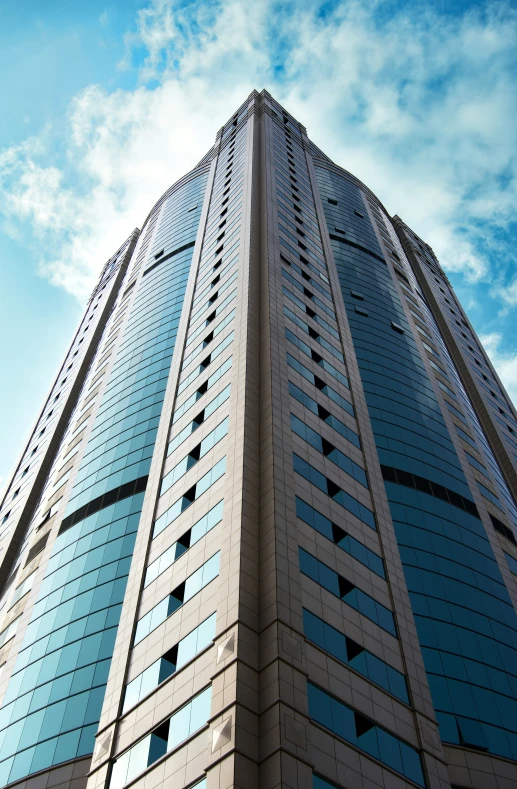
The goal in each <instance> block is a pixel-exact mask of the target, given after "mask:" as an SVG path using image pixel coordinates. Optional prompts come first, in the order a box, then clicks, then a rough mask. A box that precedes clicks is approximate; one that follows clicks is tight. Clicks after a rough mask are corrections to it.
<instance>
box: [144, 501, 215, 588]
mask: <svg viewBox="0 0 517 789" xmlns="http://www.w3.org/2000/svg"><path fill="white" fill-rule="evenodd" d="M223 504H224V502H223V501H220V502H218V504H216V505H215V507H212V509H211V510H210V511H209V512H207V513H206V515H203V517H202V518H200V519H199V520H198V521H197V522H196V523H195V524H194V525H193V526H192V528H190V529H188V530H187V531H186V532H185V534H183V535H182V536H181V537H180V538H179V539H178V540H177V541H176V542H174V543H173V544H172V545H171V546H170V547H169V548H167V550H165V551H164V552H163V553H162V554H160V556H158V557H157V558H156V559H155V560H154V562H151V564H150V565H149V566H148V568H147V571H146V574H145V581H144V586H148V585H149V584H150V583H151V582H152V581H154V580H155V579H156V578H158V576H159V575H161V573H163V572H164V571H165V570H166V569H167V568H168V567H170V566H171V565H172V564H174V562H175V561H176V559H179V557H180V556H183V554H184V553H185V551H188V549H189V548H191V547H192V546H193V545H195V544H196V542H198V541H199V540H200V539H201V538H202V537H204V536H205V534H206V533H207V532H209V531H210V530H211V529H213V528H214V526H216V525H217V524H218V523H220V521H221V520H222V518H223Z"/></svg>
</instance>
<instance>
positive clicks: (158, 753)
mask: <svg viewBox="0 0 517 789" xmlns="http://www.w3.org/2000/svg"><path fill="white" fill-rule="evenodd" d="M211 697H212V688H211V686H209V687H208V688H206V689H205V690H203V691H202V692H201V693H198V695H197V696H194V698H193V699H191V700H190V701H189V702H188V703H187V704H185V706H184V707H182V708H181V709H180V710H178V711H177V712H175V713H174V715H172V717H170V718H169V720H167V721H165V723H161V724H160V725H159V726H158V727H157V728H156V729H154V730H153V731H152V732H151V733H150V734H148V735H147V736H146V737H144V738H143V739H142V740H140V742H138V743H137V744H136V745H133V747H132V748H130V749H129V750H128V751H126V752H125V753H124V754H122V756H119V757H118V759H116V760H115V763H114V765H113V771H112V773H111V779H110V789H121V787H123V786H125V785H126V784H127V783H129V782H130V781H132V780H133V779H134V778H135V777H136V776H137V775H139V774H140V773H141V772H144V770H146V769H147V768H148V767H149V766H150V765H151V764H154V762H156V761H157V760H158V759H160V758H161V757H162V756H164V755H165V754H166V753H168V752H169V751H171V750H173V749H174V748H177V747H178V745H180V744H181V743H182V742H184V741H185V740H187V739H188V738H189V737H191V736H192V735H193V734H194V733H195V732H196V731H198V730H199V729H201V728H202V727H203V726H204V725H206V723H207V722H208V719H209V718H210V703H211ZM203 781H204V779H203V780H202V781H201V782H200V783H199V784H197V786H200V787H202V785H203Z"/></svg>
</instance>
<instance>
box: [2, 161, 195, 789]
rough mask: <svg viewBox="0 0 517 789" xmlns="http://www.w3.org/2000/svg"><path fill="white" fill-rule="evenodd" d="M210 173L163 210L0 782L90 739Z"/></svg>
mask: <svg viewBox="0 0 517 789" xmlns="http://www.w3.org/2000/svg"><path fill="white" fill-rule="evenodd" d="M207 178H208V174H207V170H206V169H205V170H204V171H200V172H198V173H197V174H195V175H193V176H192V177H191V178H190V179H189V180H185V182H184V183H182V184H181V185H180V187H179V188H177V189H176V190H175V191H174V192H173V193H172V195H171V196H170V197H169V198H168V199H167V200H166V202H165V204H164V206H163V208H162V210H161V215H160V224H159V226H158V229H157V231H156V236H155V241H154V245H153V248H152V249H151V250H150V254H149V255H148V261H147V269H145V270H144V273H143V275H142V279H141V282H140V286H139V290H138V293H137V295H136V298H135V301H134V304H133V307H132V310H131V314H130V317H129V320H128V323H127V325H126V328H125V332H124V336H123V339H122V342H121V345H120V346H119V348H118V352H117V358H116V360H115V363H114V366H113V369H112V371H111V374H110V379H109V382H108V385H107V387H106V390H105V393H104V395H103V399H102V403H101V406H100V408H99V411H98V412H97V415H96V418H95V422H94V426H93V430H92V433H91V435H90V438H89V442H88V444H87V447H86V452H85V455H84V457H83V460H82V463H81V466H80V469H79V472H78V475H77V479H76V482H75V486H74V488H73V490H72V494H71V498H70V501H69V504H68V507H67V510H66V513H65V518H64V520H63V523H62V525H61V529H60V534H59V536H58V537H57V539H56V541H55V544H54V548H53V552H52V556H51V558H50V559H49V562H48V565H47V568H46V573H45V577H44V579H43V582H42V585H41V588H40V590H39V594H38V598H37V601H36V603H35V605H34V609H33V611H32V615H31V620H30V623H29V625H28V627H27V631H26V633H25V637H24V640H23V643H22V645H21V648H20V652H19V654H18V658H17V661H16V664H15V667H14V670H13V674H12V676H11V679H10V681H9V685H8V688H7V691H6V695H5V697H4V700H3V705H2V710H1V713H0V783H1V784H2V785H5V784H6V783H10V782H12V781H15V780H17V779H20V778H23V777H24V776H26V775H30V774H31V773H34V772H37V771H38V770H43V769H46V768H48V767H50V766H52V765H55V764H59V763H60V762H64V761H67V760H69V759H73V758H76V757H79V756H84V755H87V754H90V753H92V751H93V747H94V738H95V732H96V730H97V726H98V722H99V717H100V712H101V708H102V703H103V699H104V692H105V687H106V682H107V678H108V672H109V667H110V662H111V656H112V652H113V646H114V643H115V637H116V633H117V627H118V622H119V617H120V611H121V606H122V601H123V598H124V592H125V588H126V583H127V576H128V573H129V567H130V563H131V557H132V553H133V547H134V542H135V537H136V531H137V529H138V522H139V518H140V511H141V507H142V501H143V495H144V493H143V491H144V490H145V486H146V482H147V475H148V473H149V467H150V463H151V457H152V452H153V448H154V442H155V438H156V431H157V428H158V422H159V419H160V413H161V408H162V402H163V397H164V394H165V388H166V385H167V378H168V375H169V369H170V365H171V360H172V355H173V352H174V344H175V340H176V334H177V330H178V325H179V321H180V316H181V310H182V306H183V299H184V295H185V289H186V285H187V280H188V276H189V271H190V264H191V260H192V252H193V247H194V243H195V239H196V235H197V230H198V226H199V219H200V215H201V208H202V204H203V199H204V194H205V189H206V184H207ZM148 229H149V228H148ZM151 235H152V233H151V232H148V233H147V239H146V241H147V244H149V240H150V238H151ZM144 243H146V242H145V241H144ZM157 247H159V249H157Z"/></svg>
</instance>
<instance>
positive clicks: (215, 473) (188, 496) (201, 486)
mask: <svg viewBox="0 0 517 789" xmlns="http://www.w3.org/2000/svg"><path fill="white" fill-rule="evenodd" d="M225 470H226V457H224V458H221V460H220V461H219V462H218V463H216V464H215V466H213V467H212V468H211V469H210V471H207V473H206V474H205V475H204V476H203V477H201V479H199V480H198V481H197V482H196V484H195V485H193V486H192V488H189V490H187V491H186V492H185V493H184V494H183V496H181V498H179V499H178V500H177V501H176V502H174V504H173V505H172V506H171V507H169V509H167V510H166V511H165V512H164V513H163V514H162V515H160V517H159V518H157V519H156V521H155V524H154V530H153V539H154V537H157V536H158V534H160V533H161V532H162V531H163V530H164V529H166V528H167V526H169V525H170V524H171V523H173V521H175V520H176V518H178V517H179V516H180V515H181V513H182V512H185V510H186V509H187V508H188V507H190V505H191V504H192V503H193V502H194V501H197V499H199V497H200V496H202V495H203V493H206V491H207V490H209V488H211V487H212V485H214V484H215V483H216V482H217V480H218V479H220V478H221V477H222V476H223V474H224V472H225Z"/></svg>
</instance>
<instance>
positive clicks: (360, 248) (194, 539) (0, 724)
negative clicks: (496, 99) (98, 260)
mask: <svg viewBox="0 0 517 789" xmlns="http://www.w3.org/2000/svg"><path fill="white" fill-rule="evenodd" d="M516 417H517V414H516V412H515V409H514V407H513V405H512V403H511V401H510V400H509V398H508V395H507V394H506V392H505V390H504V387H503V386H502V384H501V382H500V380H499V378H498V376H497V373H496V371H495V370H494V369H493V367H492V365H491V364H490V362H489V360H488V358H487V356H486V354H485V352H484V350H483V348H482V346H481V344H480V343H479V340H478V339H477V337H476V335H475V333H474V331H473V329H472V327H471V325H470V323H469V321H468V318H467V316H466V315H465V313H464V311H463V309H462V307H461V305H460V304H459V302H458V301H457V299H456V297H455V295H454V292H453V290H452V288H451V286H450V284H449V282H448V280H447V277H446V275H445V273H444V272H443V270H442V268H441V266H440V264H439V263H438V261H437V260H436V258H435V256H434V254H433V252H432V249H431V247H429V246H428V245H427V244H426V243H425V242H424V241H423V240H422V239H420V238H419V237H418V236H417V235H416V234H415V232H414V231H413V230H411V229H410V228H409V227H408V226H407V225H405V223H404V222H403V221H402V220H401V219H400V218H399V217H392V218H390V217H389V215H388V214H387V212H386V210H385V208H384V207H383V205H382V203H381V202H380V201H379V199H378V198H377V197H376V196H375V195H374V194H373V193H372V192H371V191H370V189H369V188H368V187H367V186H365V185H364V184H362V183H361V182H360V181H358V179H357V178H356V177H355V176H353V175H351V174H350V173H348V172H347V171H346V170H343V169H342V168H340V167H339V166H337V165H335V164H334V163H333V162H332V161H331V160H330V159H329V158H328V157H327V156H326V155H325V154H323V153H322V152H321V151H320V150H319V149H318V148H317V147H316V146H315V145H314V144H313V143H312V142H311V141H310V140H309V138H308V136H307V133H306V131H305V128H304V127H303V126H302V125H301V124H300V123H299V122H298V121H296V120H295V119H294V118H293V117H292V116H291V115H290V114H289V113H288V112H287V111H286V110H285V109H284V108H283V107H281V106H280V105H279V104H278V103H277V102H276V101H275V100H274V99H273V98H272V97H271V96H270V95H269V94H268V93H267V92H265V91H263V92H262V93H260V94H259V93H256V92H253V93H252V94H251V95H250V97H249V98H248V99H247V100H246V102H245V103H244V104H243V105H242V106H241V107H240V108H239V109H238V110H237V112H236V113H235V114H234V115H233V116H232V117H231V119H230V120H229V121H228V123H226V124H225V126H224V127H223V128H222V129H221V130H220V131H219V133H218V134H217V137H216V142H215V145H214V146H213V148H212V149H211V150H210V151H209V152H208V153H207V154H206V155H205V157H204V158H203V159H202V160H201V162H200V163H199V164H198V165H197V166H196V167H195V168H194V169H193V170H192V171H191V172H189V173H188V174H187V175H186V176H184V177H183V178H181V179H180V180H179V181H177V182H176V183H175V184H173V186H171V187H170V189H168V190H167V192H166V193H165V194H164V195H163V197H162V198H160V200H159V201H158V202H157V203H156V205H155V206H154V207H153V208H152V210H151V212H150V214H149V215H148V217H147V218H146V219H145V221H144V223H143V227H142V230H135V231H133V233H132V234H131V235H130V236H129V238H128V239H127V241H126V242H124V244H123V245H122V246H121V247H120V249H119V250H117V252H116V253H115V255H113V256H112V258H110V259H109V260H108V262H107V263H106V264H105V266H104V267H103V269H102V272H101V275H100V278H99V282H98V284H97V286H96V287H95V289H94V291H93V293H92V296H91V298H90V300H89V301H88V304H87V307H86V310H85V314H84V317H83V319H82V321H81V324H80V326H79V329H78V331H77V333H76V335H75V337H74V339H73V341H72V343H71V346H70V349H69V351H68V353H67V356H66V358H65V360H64V362H63V365H62V367H61V369H60V370H59V372H58V375H57V376H56V379H55V381H54V383H53V384H52V387H51V389H50V392H49V395H48V397H47V400H46V402H45V404H44V406H43V409H42V411H41V414H40V416H39V417H38V420H37V422H36V425H35V426H34V428H33V430H32V433H31V435H30V438H29V441H28V442H27V445H26V447H25V449H24V452H23V454H22V456H21V458H20V460H19V462H18V464H17V467H16V469H15V471H14V473H13V476H12V479H11V480H10V481H9V483H8V486H7V492H6V493H5V495H4V499H3V502H2V506H1V509H0V580H1V582H2V584H3V587H2V592H1V598H0V617H1V621H0V699H1V706H0V781H1V784H2V785H12V786H19V787H20V789H21V787H22V785H23V789H37V787H40V786H41V787H50V786H53V787H54V786H56V787H61V786H62V787H65V786H67V787H71V789H72V788H73V789H86V788H87V789H97V788H98V787H99V788H100V787H106V789H122V787H125V786H135V787H145V788H146V789H149V787H153V789H154V787H158V786H164V787H165V786H174V787H178V789H182V788H183V789H190V788H191V787H192V788H193V787H197V789H201V787H202V788H203V789H215V788H216V787H217V788H218V789H219V788H220V787H225V788H226V787H228V788H229V787H242V786H244V785H246V787H247V789H249V788H251V787H257V789H258V788H259V787H260V789H263V788H264V789H269V788H271V789H273V788H274V787H292V788H294V787H301V788H302V789H311V788H314V789H322V788H323V787H325V788H326V787H334V789H351V787H365V789H370V788H371V787H373V786H379V787H397V789H402V788H403V787H426V788H427V789H452V788H454V787H456V789H457V787H461V789H485V787H491V788H492V787H495V789H509V787H510V786H512V785H515V786H517V701H516V700H517V669H516V666H517V607H516V604H517V509H516V497H517V474H516V469H517V438H516V436H517V418H516Z"/></svg>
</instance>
